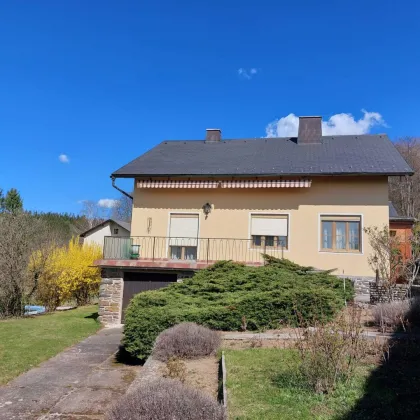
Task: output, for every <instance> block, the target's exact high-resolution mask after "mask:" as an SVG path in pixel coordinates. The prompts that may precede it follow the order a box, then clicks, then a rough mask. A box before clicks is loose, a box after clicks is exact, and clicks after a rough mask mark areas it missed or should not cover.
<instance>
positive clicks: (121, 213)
mask: <svg viewBox="0 0 420 420" xmlns="http://www.w3.org/2000/svg"><path fill="white" fill-rule="evenodd" d="M132 210H133V200H132V199H131V198H130V197H127V196H126V195H124V194H121V197H120V198H119V200H118V203H117V204H116V205H115V207H114V208H113V211H112V217H113V218H114V219H116V220H122V221H123V222H131V212H132Z"/></svg>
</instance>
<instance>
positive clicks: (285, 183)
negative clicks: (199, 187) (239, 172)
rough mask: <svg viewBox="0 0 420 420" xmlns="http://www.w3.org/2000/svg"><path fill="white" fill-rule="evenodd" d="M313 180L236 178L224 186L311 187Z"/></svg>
mask: <svg viewBox="0 0 420 420" xmlns="http://www.w3.org/2000/svg"><path fill="white" fill-rule="evenodd" d="M311 184H312V181H311V180H308V179H306V180H278V179H277V180H249V181H247V180H235V181H223V182H222V188H309V187H310V186H311Z"/></svg>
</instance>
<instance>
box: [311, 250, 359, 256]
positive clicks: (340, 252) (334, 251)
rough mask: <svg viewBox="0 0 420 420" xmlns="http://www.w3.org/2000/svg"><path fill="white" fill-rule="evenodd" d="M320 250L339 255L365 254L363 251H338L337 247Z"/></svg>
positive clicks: (324, 252)
mask: <svg viewBox="0 0 420 420" xmlns="http://www.w3.org/2000/svg"><path fill="white" fill-rule="evenodd" d="M318 252H320V253H323V254H338V255H363V252H362V251H338V250H335V249H332V250H328V249H320V250H319V251H318Z"/></svg>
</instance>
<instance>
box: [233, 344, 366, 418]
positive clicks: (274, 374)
mask: <svg viewBox="0 0 420 420" xmlns="http://www.w3.org/2000/svg"><path fill="white" fill-rule="evenodd" d="M225 355H226V365H227V387H228V408H229V418H230V419H235V420H245V419H246V420H253V419H258V420H261V419H264V420H272V419H282V420H287V419H299V420H306V419H308V420H309V419H340V418H343V416H344V415H345V414H346V413H347V412H348V411H349V409H351V408H352V407H354V406H355V405H356V403H357V401H358V400H359V399H360V398H361V397H362V396H363V392H364V386H365V382H366V379H367V377H368V373H369V369H368V368H363V369H360V372H358V375H356V377H355V379H354V380H353V381H352V382H351V383H350V384H347V385H345V386H344V385H343V386H340V387H338V389H336V390H335V391H334V393H333V394H330V395H322V394H321V395H320V394H316V393H315V392H313V391H312V390H311V389H310V388H309V387H308V386H307V384H306V383H305V381H304V380H303V378H302V377H301V376H300V374H299V361H298V357H297V352H296V351H295V350H293V349H249V350H226V351H225Z"/></svg>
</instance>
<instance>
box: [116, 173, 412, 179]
mask: <svg viewBox="0 0 420 420" xmlns="http://www.w3.org/2000/svg"><path fill="white" fill-rule="evenodd" d="M406 175H408V176H412V175H414V172H411V171H406V172H321V173H319V172H316V173H311V172H295V173H284V172H280V173H279V172H273V173H260V174H256V173H252V174H232V173H217V174H216V173H215V174H173V173H172V174H139V173H137V174H133V173H128V174H118V173H113V174H112V175H111V177H114V178H137V177H156V178H159V177H171V176H177V177H207V176H210V177H217V176H235V177H268V176H406Z"/></svg>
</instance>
